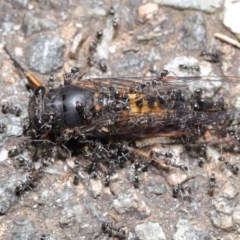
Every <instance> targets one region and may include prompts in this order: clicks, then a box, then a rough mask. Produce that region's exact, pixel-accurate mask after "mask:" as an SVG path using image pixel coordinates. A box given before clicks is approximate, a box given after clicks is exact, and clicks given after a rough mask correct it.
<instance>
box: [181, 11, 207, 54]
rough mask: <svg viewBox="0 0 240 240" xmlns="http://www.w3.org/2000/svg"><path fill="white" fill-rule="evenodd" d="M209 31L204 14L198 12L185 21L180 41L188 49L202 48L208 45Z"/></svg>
mask: <svg viewBox="0 0 240 240" xmlns="http://www.w3.org/2000/svg"><path fill="white" fill-rule="evenodd" d="M206 41H207V32H206V23H205V19H204V16H203V15H202V14H201V13H196V14H194V15H192V16H190V17H189V18H188V19H187V20H185V22H184V23H183V27H182V29H181V31H180V33H179V42H180V43H181V44H182V46H183V47H185V48H186V49H188V50H200V49H202V48H203V47H204V46H205V45H206Z"/></svg>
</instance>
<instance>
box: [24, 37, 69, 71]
mask: <svg viewBox="0 0 240 240" xmlns="http://www.w3.org/2000/svg"><path fill="white" fill-rule="evenodd" d="M64 48H65V45H64V41H63V39H61V38H58V37H54V36H51V35H43V36H41V37H38V38H36V39H34V40H33V41H32V42H31V43H30V44H29V46H28V48H27V56H26V57H27V62H28V63H29V66H30V68H31V69H33V70H35V71H38V72H40V73H43V74H44V73H52V72H53V71H56V70H57V69H59V68H61V67H62V66H63V63H64V62H63V55H64Z"/></svg>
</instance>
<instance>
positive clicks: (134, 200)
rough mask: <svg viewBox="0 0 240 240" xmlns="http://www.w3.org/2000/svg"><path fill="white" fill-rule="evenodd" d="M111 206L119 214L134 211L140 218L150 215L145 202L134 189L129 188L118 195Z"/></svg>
mask: <svg viewBox="0 0 240 240" xmlns="http://www.w3.org/2000/svg"><path fill="white" fill-rule="evenodd" d="M113 208H114V209H115V210H116V212H117V213H119V214H124V213H127V212H132V211H133V212H134V211H136V212H139V214H140V215H141V217H142V218H146V217H148V216H149V215H150V209H149V207H148V206H147V205H146V203H145V202H144V201H142V200H141V197H140V196H138V195H137V194H136V193H135V192H134V191H130V190H129V191H127V192H124V193H120V194H119V195H118V197H117V199H115V200H114V201H113Z"/></svg>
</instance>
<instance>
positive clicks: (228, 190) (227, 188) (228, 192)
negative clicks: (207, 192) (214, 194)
mask: <svg viewBox="0 0 240 240" xmlns="http://www.w3.org/2000/svg"><path fill="white" fill-rule="evenodd" d="M238 193H239V191H237V188H236V187H234V185H233V184H232V183H231V182H229V181H228V182H226V183H225V184H224V185H223V187H222V189H221V195H222V196H223V197H225V198H227V199H233V198H235V197H236V195H237V194H238Z"/></svg>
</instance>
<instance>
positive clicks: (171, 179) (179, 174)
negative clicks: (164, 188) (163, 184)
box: [167, 169, 188, 186]
mask: <svg viewBox="0 0 240 240" xmlns="http://www.w3.org/2000/svg"><path fill="white" fill-rule="evenodd" d="M187 177H188V175H187V174H185V173H183V171H181V170H179V169H173V170H172V172H171V173H170V174H169V175H168V176H167V182H168V184H169V185H170V186H175V185H177V184H181V183H182V182H184V181H185V180H186V179H187Z"/></svg>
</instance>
